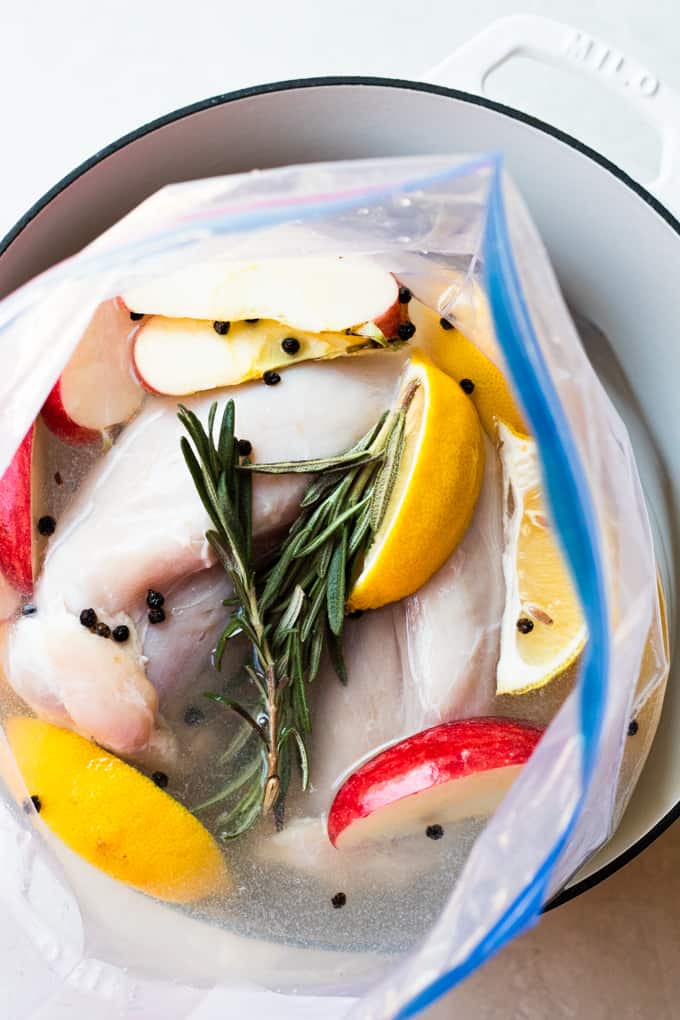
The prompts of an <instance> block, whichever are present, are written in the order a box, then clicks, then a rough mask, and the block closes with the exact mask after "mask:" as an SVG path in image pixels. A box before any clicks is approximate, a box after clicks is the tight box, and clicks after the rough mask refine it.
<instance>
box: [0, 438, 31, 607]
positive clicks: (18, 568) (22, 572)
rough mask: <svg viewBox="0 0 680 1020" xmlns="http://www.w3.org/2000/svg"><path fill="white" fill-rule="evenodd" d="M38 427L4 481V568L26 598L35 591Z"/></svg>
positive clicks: (0, 481) (0, 520)
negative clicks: (34, 501) (33, 492)
mask: <svg viewBox="0 0 680 1020" xmlns="http://www.w3.org/2000/svg"><path fill="white" fill-rule="evenodd" d="M34 437H35V425H31V428H30V429H29V431H28V432H27V433H26V436H25V437H24V439H23V440H22V442H21V445H20V446H19V448H18V450H17V452H16V453H15V454H14V457H13V458H12V461H11V462H10V464H9V466H8V467H7V469H6V471H5V473H4V474H3V476H2V478H0V569H1V570H2V572H3V574H4V575H5V577H6V579H7V581H8V582H9V583H10V584H11V585H12V587H13V588H16V590H17V591H19V592H21V593H22V594H23V595H29V594H30V593H31V591H32V590H33V539H34V535H33V528H34V522H33V515H32V513H31V465H32V459H33V442H34Z"/></svg>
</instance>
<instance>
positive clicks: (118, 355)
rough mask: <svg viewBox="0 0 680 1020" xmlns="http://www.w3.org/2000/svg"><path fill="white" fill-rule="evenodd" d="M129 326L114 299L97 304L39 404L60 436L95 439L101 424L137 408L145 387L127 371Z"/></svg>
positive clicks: (104, 425)
mask: <svg viewBox="0 0 680 1020" xmlns="http://www.w3.org/2000/svg"><path fill="white" fill-rule="evenodd" d="M134 328H136V327H134V324H133V323H132V322H131V321H130V313H129V312H128V311H127V309H125V308H124V307H123V306H122V305H121V304H120V302H119V301H117V300H115V299H114V300H113V301H105V302H103V304H101V305H99V307H98V308H97V310H96V311H95V313H94V315H93V316H92V319H91V321H90V324H89V326H88V327H87V329H86V330H85V332H84V334H83V336H82V338H81V340H80V342H79V344H78V347H77V348H76V350H75V353H74V354H73V356H72V357H71V360H70V361H69V363H68V364H67V366H66V368H65V369H64V371H63V372H62V373H61V376H60V377H59V379H58V380H57V382H56V383H55V385H54V387H53V388H52V391H51V392H50V394H49V396H48V398H47V400H46V402H45V405H44V407H43V409H42V416H43V420H44V421H45V424H46V425H47V427H48V428H49V429H50V431H51V432H53V433H54V434H55V435H56V436H58V437H59V439H63V440H64V442H66V443H72V444H81V443H93V442H97V441H98V440H99V439H100V438H101V434H102V432H103V431H104V430H105V429H108V428H111V426H112V425H121V424H123V423H124V422H126V421H128V419H129V418H131V417H132V415H133V414H135V412H136V411H138V410H139V407H140V405H141V403H142V400H143V399H144V391H143V390H142V388H141V387H140V385H139V383H138V382H137V380H136V379H135V377H134V373H133V371H132V360H131V355H130V332H131V330H133V329H134Z"/></svg>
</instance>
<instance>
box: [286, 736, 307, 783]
mask: <svg viewBox="0 0 680 1020" xmlns="http://www.w3.org/2000/svg"><path fill="white" fill-rule="evenodd" d="M291 737H292V738H293V740H294V741H295V744H296V746H297V751H298V763H299V765H300V774H301V776H302V789H303V790H306V789H307V788H308V787H309V755H308V754H307V748H306V747H305V742H304V740H303V739H302V737H301V735H300V733H299V732H298V731H297V730H296V729H291V730H290V731H289V733H288V740H289V741H290V738H291Z"/></svg>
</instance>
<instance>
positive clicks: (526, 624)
mask: <svg viewBox="0 0 680 1020" xmlns="http://www.w3.org/2000/svg"><path fill="white" fill-rule="evenodd" d="M533 629H534V621H533V620H530V619H529V618H528V617H527V616H520V618H519V620H518V621H517V630H518V631H519V632H520V634H531V632H532V630H533Z"/></svg>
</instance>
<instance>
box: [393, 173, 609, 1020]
mask: <svg viewBox="0 0 680 1020" xmlns="http://www.w3.org/2000/svg"><path fill="white" fill-rule="evenodd" d="M501 167H502V160H501V157H497V158H496V169H495V173H494V174H493V177H492V181H491V187H490V192H489V207H488V212H487V220H486V225H485V233H484V248H483V250H484V258H485V272H486V283H487V289H488V297H489V302H490V304H491V310H492V313H493V319H494V324H495V327H496V332H497V335H498V339H499V342H500V344H501V347H502V350H503V354H504V356H505V360H506V364H507V366H508V369H509V372H510V376H511V378H512V382H513V384H514V388H515V389H516V391H517V392H518V393H519V394H520V396H521V399H522V405H523V407H524V410H525V411H526V414H527V417H528V419H529V421H530V423H531V426H532V429H533V433H534V435H535V437H536V440H537V442H538V446H539V452H540V458H541V464H542V467H543V479H544V483H545V489H546V492H547V495H548V501H549V504H550V510H551V512H552V515H553V518H554V521H555V524H556V526H557V530H558V532H559V535H560V538H561V541H562V546H563V548H564V552H565V554H566V557H567V561H568V563H569V566H570V569H571V573H572V579H573V581H574V586H575V588H576V591H577V594H578V596H579V599H580V602H581V607H582V609H583V613H584V615H585V618H586V620H587V621H588V635H589V640H588V643H587V645H586V648H585V651H584V654H583V659H582V668H581V675H580V678H579V684H578V698H579V715H580V723H581V777H582V789H581V794H580V796H579V800H578V803H577V805H576V807H575V809H574V811H573V814H572V817H571V819H570V820H569V823H568V825H567V826H566V828H565V831H564V832H563V834H562V836H561V837H560V838H559V839H558V841H557V842H556V844H555V846H554V847H553V849H552V850H551V851H550V852H549V853H548V855H547V856H546V858H545V860H544V861H543V863H542V864H541V866H540V867H539V868H538V870H537V871H536V873H535V875H534V877H533V879H532V880H531V881H530V882H529V883H528V885H527V886H525V888H524V889H523V890H522V892H521V893H520V894H519V895H518V896H517V897H516V898H515V900H514V901H513V902H512V903H511V904H510V906H509V907H508V908H507V910H506V911H505V912H504V913H503V915H502V916H501V917H500V918H499V919H498V921H497V922H496V923H495V925H494V926H493V928H492V929H491V930H490V931H489V932H487V934H486V935H485V936H484V938H483V939H481V940H480V942H479V943H478V944H477V945H476V946H475V948H474V949H473V950H472V952H471V953H470V954H469V955H468V957H467V959H466V960H465V961H464V962H463V963H461V964H459V965H458V966H457V967H455V968H453V969H452V970H450V971H447V972H446V973H445V974H443V975H442V976H441V977H439V978H437V979H435V980H434V981H432V982H431V984H430V985H429V986H428V987H427V988H426V989H425V990H424V991H422V992H420V993H419V994H418V995H416V996H414V997H413V998H412V999H411V1001H410V1002H409V1003H408V1004H407V1005H406V1006H405V1007H403V1008H402V1009H401V1010H400V1011H399V1012H398V1013H396V1014H395V1016H394V1020H410V1018H411V1017H415V1016H416V1015H417V1014H418V1013H420V1012H421V1011H422V1010H424V1009H426V1008H427V1007H428V1006H431V1005H432V1004H433V1003H434V1002H435V1001H436V1000H437V999H438V998H440V997H441V996H442V995H444V994H446V993H447V992H448V991H450V990H451V989H452V988H453V987H454V986H455V985H457V984H459V983H460V982H461V981H463V980H465V978H466V977H468V976H469V975H470V974H471V973H472V972H473V971H474V970H476V969H477V968H478V967H481V966H482V964H484V963H485V962H486V961H487V960H488V959H489V958H490V957H491V956H493V955H494V954H495V953H497V952H498V951H499V950H500V949H501V948H502V947H503V946H504V945H505V944H506V943H507V942H509V941H510V940H511V939H513V938H515V937H516V936H517V935H520V934H521V933H522V932H524V931H526V929H527V928H529V927H530V926H531V925H532V924H534V923H535V922H536V920H537V919H538V916H539V914H540V911H541V908H542V906H543V904H544V902H545V898H546V892H547V887H548V883H549V880H550V876H551V874H552V870H553V868H554V866H555V864H556V863H557V860H558V858H559V856H560V854H561V853H562V851H563V849H564V847H565V846H566V844H567V842H568V840H569V837H570V835H571V833H572V831H573V829H574V826H575V825H576V822H577V820H578V817H579V815H580V813H581V810H582V808H583V804H584V802H585V799H586V795H587V792H588V789H589V786H590V780H591V778H592V774H593V770H594V768H595V763H596V760H597V754H598V751H599V746H600V736H601V733H602V724H603V719H604V710H605V705H606V700H607V678H608V674H609V660H610V635H609V620H608V610H607V592H606V583H605V578H604V572H603V565H602V554H601V549H600V541H599V530H598V526H597V519H596V513H595V507H594V505H593V502H592V499H591V496H590V492H589V490H588V482H587V480H586V477H585V472H584V470H583V466H582V464H581V460H580V457H579V454H578V451H577V449H576V445H575V443H574V439H573V436H572V434H571V430H570V428H569V423H568V421H567V419H566V416H565V414H564V411H563V409H562V405H561V403H560V399H559V396H558V394H557V391H556V389H555V386H554V384H553V381H552V379H551V377H550V374H549V372H548V369H547V366H546V364H545V360H544V358H543V354H542V352H541V349H540V346H539V343H538V340H537V338H536V334H535V332H534V328H533V325H532V322H531V317H530V314H529V310H528V308H527V305H526V302H525V300H524V295H523V291H522V285H521V283H520V278H519V273H518V271H517V266H516V263H515V259H514V256H513V253H512V245H511V242H510V236H509V232H508V222H507V218H506V214H505V205H504V201H503V191H502V172H501ZM527 368H530V371H527Z"/></svg>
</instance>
